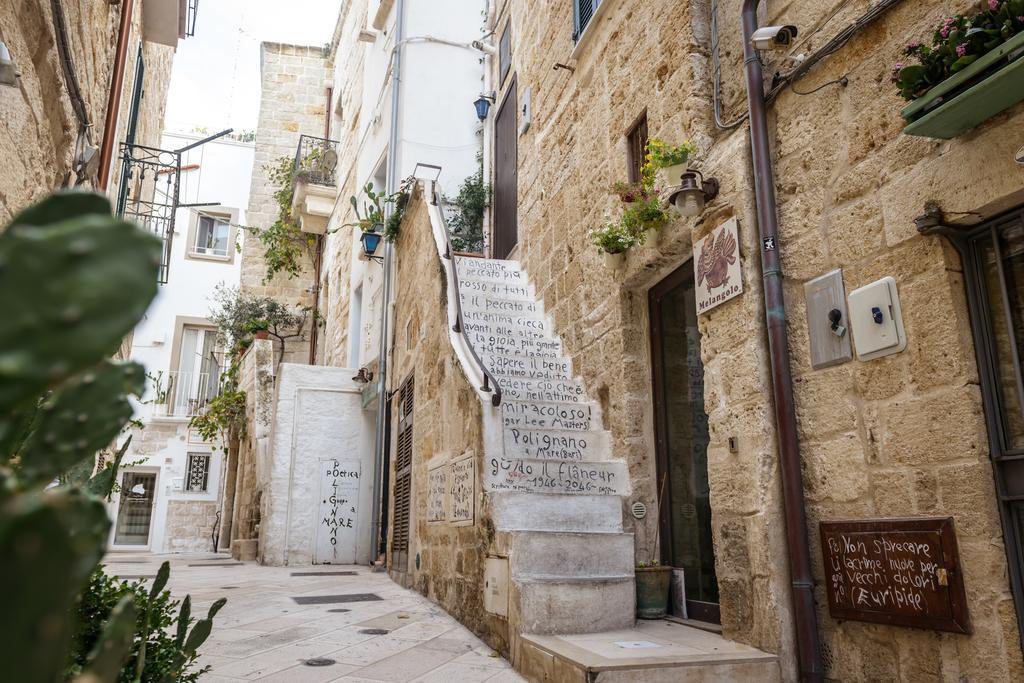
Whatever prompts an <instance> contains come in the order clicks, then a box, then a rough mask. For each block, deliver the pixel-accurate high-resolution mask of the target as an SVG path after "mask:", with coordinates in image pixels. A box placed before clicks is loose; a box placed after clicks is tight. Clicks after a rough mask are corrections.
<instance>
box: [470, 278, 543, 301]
mask: <svg viewBox="0 0 1024 683" xmlns="http://www.w3.org/2000/svg"><path fill="white" fill-rule="evenodd" d="M459 291H460V293H461V294H462V296H472V295H473V294H481V295H483V296H486V297H491V298H496V299H512V300H516V301H534V289H533V285H531V284H517V283H514V282H491V281H480V280H466V281H463V280H461V279H460V280H459Z"/></svg>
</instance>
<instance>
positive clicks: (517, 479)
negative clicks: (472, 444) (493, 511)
mask: <svg viewBox="0 0 1024 683" xmlns="http://www.w3.org/2000/svg"><path fill="white" fill-rule="evenodd" d="M484 486H485V487H486V488H487V490H488V491H519V492H521V493H570V494H586V495H606V496H626V495H629V492H630V487H629V474H628V472H627V471H626V463H624V462H622V461H621V460H603V461H592V460H582V461H580V462H568V461H565V460H540V459H536V458H504V457H503V458H495V457H490V458H487V461H486V463H485V465H484Z"/></svg>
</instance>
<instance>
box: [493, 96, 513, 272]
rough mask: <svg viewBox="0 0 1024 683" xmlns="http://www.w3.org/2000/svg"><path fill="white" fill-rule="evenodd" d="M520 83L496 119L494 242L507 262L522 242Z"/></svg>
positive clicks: (498, 255) (495, 254)
mask: <svg viewBox="0 0 1024 683" xmlns="http://www.w3.org/2000/svg"><path fill="white" fill-rule="evenodd" d="M517 109H518V104H517V100H516V79H515V78H513V79H512V84H511V85H509V88H508V93H507V94H506V95H505V101H504V102H502V103H501V107H500V108H499V109H498V114H497V115H496V116H495V118H494V239H493V240H492V243H491V245H492V246H491V256H492V257H493V258H506V257H508V255H509V252H511V251H512V250H513V249H514V248H515V246H516V244H517V243H518V242H519V229H518V226H517V221H518V215H517V208H518V207H517V204H518V183H517V181H516V166H517V165H518V156H519V154H518V148H517V138H518V135H517V130H516V110H517Z"/></svg>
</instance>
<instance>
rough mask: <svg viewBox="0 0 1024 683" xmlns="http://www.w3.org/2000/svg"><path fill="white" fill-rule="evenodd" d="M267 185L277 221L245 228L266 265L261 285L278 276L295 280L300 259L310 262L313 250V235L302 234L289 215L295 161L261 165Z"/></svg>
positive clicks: (292, 194) (294, 175)
mask: <svg viewBox="0 0 1024 683" xmlns="http://www.w3.org/2000/svg"><path fill="white" fill-rule="evenodd" d="M265 168H266V170H267V171H268V173H269V180H270V183H271V186H273V187H275V188H276V189H275V190H274V202H275V203H276V204H277V220H275V221H274V223H273V224H272V225H271V226H270V227H269V228H256V227H251V226H250V227H248V228H247V230H248V231H249V232H250V233H252V234H253V235H254V236H255V237H256V238H257V239H258V240H259V241H260V243H262V244H263V247H264V251H263V260H264V262H265V263H266V266H267V273H266V275H265V276H264V278H263V281H264V282H267V281H269V280H271V279H272V278H273V277H274V276H275V275H277V274H278V273H287V274H288V277H297V276H298V275H300V274H301V273H302V260H303V256H307V257H308V258H310V259H312V258H313V256H314V250H315V248H316V235H312V234H309V233H305V232H302V231H301V230H300V229H299V223H298V221H297V220H296V219H295V217H294V216H293V215H292V200H293V199H294V197H295V178H296V172H295V159H293V158H291V157H280V158H278V160H277V161H276V162H274V163H273V164H268V165H267V166H265Z"/></svg>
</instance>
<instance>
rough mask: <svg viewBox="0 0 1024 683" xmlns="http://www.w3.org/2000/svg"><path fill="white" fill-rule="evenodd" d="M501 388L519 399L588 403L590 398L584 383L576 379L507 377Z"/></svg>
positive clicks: (511, 396) (515, 398)
mask: <svg viewBox="0 0 1024 683" xmlns="http://www.w3.org/2000/svg"><path fill="white" fill-rule="evenodd" d="M501 390H502V391H504V392H505V393H506V395H507V396H508V398H510V399H514V400H517V401H543V402H550V403H587V402H589V401H590V398H589V397H588V396H587V393H586V392H585V391H584V390H583V385H582V384H580V383H579V382H578V381H577V380H574V379H556V380H550V379H519V378H506V379H505V380H503V381H502V382H501Z"/></svg>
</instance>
